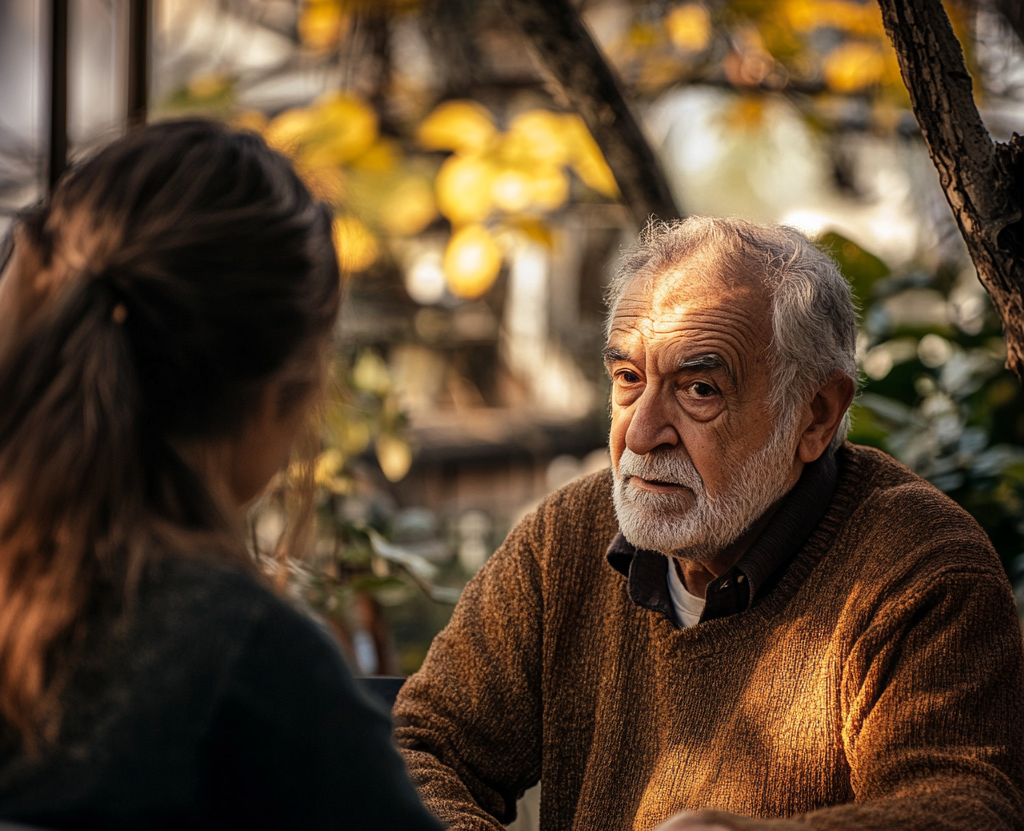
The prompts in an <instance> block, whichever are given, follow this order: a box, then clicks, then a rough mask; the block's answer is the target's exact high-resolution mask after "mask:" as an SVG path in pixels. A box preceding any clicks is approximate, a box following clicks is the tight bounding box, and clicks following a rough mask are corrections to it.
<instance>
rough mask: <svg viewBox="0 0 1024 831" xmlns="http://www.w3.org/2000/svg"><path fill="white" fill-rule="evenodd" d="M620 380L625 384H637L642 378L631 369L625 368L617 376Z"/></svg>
mask: <svg viewBox="0 0 1024 831" xmlns="http://www.w3.org/2000/svg"><path fill="white" fill-rule="evenodd" d="M616 377H617V378H618V379H619V381H621V382H622V383H623V384H636V383H637V382H639V380H640V376H639V375H637V374H636V373H635V372H633V371H632V370H629V369H624V370H622V371H621V372H619V373H618V375H617V376H616Z"/></svg>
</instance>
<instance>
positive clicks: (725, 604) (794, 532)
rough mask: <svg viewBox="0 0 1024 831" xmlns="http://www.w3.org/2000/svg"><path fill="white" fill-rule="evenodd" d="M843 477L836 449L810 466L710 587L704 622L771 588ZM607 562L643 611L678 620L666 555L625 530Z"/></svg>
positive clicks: (612, 546) (740, 607) (750, 602)
mask: <svg viewBox="0 0 1024 831" xmlns="http://www.w3.org/2000/svg"><path fill="white" fill-rule="evenodd" d="M837 478H838V473H837V468H836V459H835V453H834V452H833V451H831V450H828V451H826V452H825V453H824V454H822V456H821V457H820V458H819V459H818V460H817V461H815V462H811V463H810V464H808V465H805V466H804V470H803V473H802V474H801V476H800V479H799V481H797V483H796V485H794V486H793V489H792V490H791V491H790V492H789V493H788V494H787V495H786V496H785V498H784V499H783V501H782V504H780V505H779V508H778V510H776V512H775V514H774V516H772V518H771V519H770V520H769V521H768V524H767V525H766V526H765V528H764V530H763V531H762V532H761V533H760V534H759V535H758V537H757V539H756V540H754V543H753V544H752V545H751V546H750V548H748V549H747V551H746V552H745V553H744V554H743V556H742V557H741V558H740V560H739V562H737V563H736V565H735V566H733V567H732V568H731V569H729V571H727V572H726V573H725V574H723V575H721V576H720V577H718V578H717V579H716V580H714V581H712V582H711V583H710V584H708V588H707V595H706V603H705V607H704V614H703V615H702V617H701V620H702V621H704V620H711V619H713V618H716V617H726V616H728V615H730V614H735V613H736V612H741V611H743V610H744V609H747V608H749V607H750V606H751V605H753V603H754V601H755V600H756V598H757V597H758V596H759V594H761V593H763V592H765V591H766V590H767V589H768V588H770V586H771V584H772V583H773V582H774V578H776V577H777V576H778V573H779V571H780V568H781V566H782V565H784V564H785V563H787V562H788V561H789V560H790V559H791V558H792V557H793V555H794V554H795V553H796V552H797V551H798V550H799V548H800V546H801V545H802V544H803V542H804V540H806V539H807V537H808V536H809V535H810V533H811V531H813V530H814V529H815V527H816V526H817V525H818V523H819V522H820V521H821V518H822V516H824V514H825V511H826V510H827V508H828V506H829V504H830V503H831V501H832V497H833V495H834V494H835V489H836V482H837ZM606 557H607V559H608V563H609V565H610V566H611V567H612V568H614V569H615V570H616V571H617V572H619V573H620V574H622V575H625V576H626V577H627V588H628V591H629V597H630V599H631V600H632V601H633V602H634V603H635V604H636V605H637V606H641V607H643V608H645V609H651V610H652V611H656V612H660V613H662V614H664V615H666V616H667V617H668V618H669V619H671V620H675V610H674V607H673V605H672V598H671V596H670V595H669V591H668V582H667V580H666V576H665V557H664V555H662V554H658V553H657V552H654V551H647V550H645V549H637V548H636V547H635V546H634V545H632V544H631V543H630V542H629V541H628V540H627V539H626V538H625V537H624V536H623V535H622V532H621V531H620V532H619V533H618V534H616V536H615V539H613V540H612V542H611V544H610V545H609V546H608V551H607V554H606Z"/></svg>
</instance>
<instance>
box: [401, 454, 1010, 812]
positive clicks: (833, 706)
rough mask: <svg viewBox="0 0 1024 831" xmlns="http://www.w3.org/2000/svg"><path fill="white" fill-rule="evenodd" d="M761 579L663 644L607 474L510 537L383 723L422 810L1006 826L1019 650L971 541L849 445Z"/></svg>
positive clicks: (551, 502)
mask: <svg viewBox="0 0 1024 831" xmlns="http://www.w3.org/2000/svg"><path fill="white" fill-rule="evenodd" d="M837 461H838V464H839V481H838V485H837V488H836V492H835V496H834V497H833V499H832V503H831V505H830V507H829V508H828V510H827V511H826V513H825V515H824V516H823V518H822V519H821V521H820V523H819V524H818V525H817V527H816V528H815V529H814V530H813V531H812V533H811V534H810V535H809V536H808V537H807V539H806V540H805V541H804V543H803V545H802V546H801V547H800V549H799V550H798V551H797V552H795V554H794V556H793V558H792V559H791V560H790V562H789V563H788V564H787V565H786V566H784V567H783V572H782V574H781V576H780V578H779V580H778V582H777V583H776V584H775V585H774V587H772V589H771V590H770V591H769V592H767V593H766V594H765V595H763V596H761V597H759V598H758V600H757V601H756V602H755V603H754V604H753V605H752V606H751V608H749V609H746V610H744V611H742V612H740V613H738V614H735V615H731V616H729V617H724V618H719V619H715V620H709V621H705V622H703V623H700V624H699V625H697V626H695V627H692V628H680V627H679V626H677V624H676V622H675V621H674V620H673V619H672V618H670V617H669V616H667V615H665V614H662V613H660V612H657V611H653V610H650V609H644V608H641V607H639V606H637V605H635V604H634V603H633V602H632V601H631V600H630V598H629V596H628V594H627V580H626V577H624V576H623V575H622V574H620V573H618V572H616V571H615V570H614V569H613V568H611V566H610V565H609V564H608V563H607V562H606V560H605V550H606V549H607V547H608V545H609V542H610V541H611V540H612V538H613V537H614V536H615V534H616V533H617V531H618V524H617V522H616V519H615V512H614V508H613V505H612V498H611V488H612V479H611V474H610V472H607V471H606V472H602V473H599V474H596V475H593V476H590V477H586V478H583V479H580V480H577V481H576V482H574V483H572V484H570V485H568V486H567V487H565V488H563V489H562V490H560V491H558V492H556V493H555V494H553V495H552V496H550V497H549V498H548V499H547V500H546V501H545V502H544V503H543V504H542V505H541V506H540V507H539V508H538V509H537V510H536V511H535V512H534V513H533V514H531V515H530V516H529V517H527V518H526V519H525V520H523V522H522V523H520V524H519V525H518V526H517V527H516V528H515V529H514V530H513V531H512V533H511V534H510V535H509V537H508V539H507V540H506V542H505V543H504V545H503V546H502V547H501V548H500V549H499V550H498V552H497V553H495V555H494V556H493V557H492V558H491V559H490V560H489V561H488V563H487V564H486V565H485V566H484V568H483V569H481V571H480V572H479V574H478V575H477V576H476V577H475V578H474V579H473V581H472V582H471V583H470V584H469V586H467V588H466V591H465V593H464V594H463V597H462V599H461V600H460V602H459V605H458V607H457V608H456V610H455V614H454V616H453V618H452V621H451V623H450V624H449V626H448V627H447V628H446V629H445V630H444V631H443V632H442V633H441V634H440V635H438V637H437V638H436V640H435V641H434V644H433V645H432V647H431V649H430V652H429V654H428V656H427V658H426V661H425V662H424V665H423V667H422V669H421V670H420V671H419V672H418V673H417V674H416V675H414V676H412V678H410V679H409V681H408V682H407V683H406V685H405V687H404V688H403V690H402V693H401V694H400V696H399V698H398V701H397V704H396V708H395V724H396V727H397V735H398V740H399V744H400V746H401V748H402V752H403V755H404V757H405V760H406V764H407V766H408V768H409V770H410V772H411V774H412V777H413V780H414V782H415V783H416V784H417V786H418V788H419V789H420V793H421V795H422V797H423V799H424V801H425V802H426V804H427V806H428V807H429V808H430V809H431V810H432V811H433V812H434V813H435V814H436V815H437V816H438V817H440V818H441V820H442V821H443V822H444V823H445V824H446V825H447V826H448V827H449V828H452V829H460V831H461V830H462V829H465V831H468V830H469V829H498V828H500V827H501V824H502V823H507V822H509V821H510V820H511V819H512V818H513V816H514V812H515V801H516V799H517V797H518V796H519V795H520V794H522V792H523V791H524V790H525V789H526V788H528V787H530V786H531V785H533V784H534V783H536V782H537V781H538V780H541V781H542V787H541V827H542V829H543V831H562V829H579V831H583V829H587V831H591V829H594V830H595V831H596V829H609V830H611V829H615V830H616V831H625V830H626V829H651V828H653V827H654V826H656V825H657V824H658V823H660V822H662V821H663V820H665V819H667V818H668V817H670V816H672V815H673V814H675V813H677V812H679V811H682V810H691V811H706V812H707V813H706V816H707V818H708V819H714V820H715V821H716V822H719V823H721V824H723V825H725V826H726V827H729V828H735V829H742V830H743V831H761V829H763V831H769V829H771V830H773V831H784V829H793V831H795V830H796V829H798V828H799V829H858V831H873V830H874V829H893V831H895V830H896V829H900V831H915V829H921V831H924V829H928V831H933V830H934V829H944V830H946V829H964V831H967V829H970V831H983V830H984V829H1022V828H1024V818H1022V817H1024V804H1022V791H1024V648H1022V639H1021V629H1020V624H1019V621H1018V618H1017V612H1016V608H1015V604H1014V600H1013V595H1012V592H1011V590H1010V586H1009V583H1008V581H1007V579H1006V576H1005V574H1004V572H1003V569H1002V567H1001V565H1000V563H999V560H998V558H997V557H996V554H995V552H994V551H993V549H992V546H991V544H990V542H989V541H988V539H987V537H986V536H985V534H984V532H983V531H982V530H981V529H980V528H979V527H978V526H977V524H976V523H975V522H974V521H973V519H971V517H970V516H969V515H968V514H967V513H965V512H964V511H963V510H961V509H960V508H959V507H958V506H957V505H956V504H955V503H953V502H952V501H951V500H950V499H949V498H947V497H946V496H944V495H943V494H942V493H940V492H939V491H938V490H936V489H935V488H933V487H932V486H931V485H929V484H928V483H926V482H924V481H923V480H921V479H920V478H918V477H917V476H915V475H914V474H913V473H911V472H910V471H909V470H907V469H906V468H904V467H903V466H902V465H900V464H898V463H897V462H895V461H894V460H892V459H891V458H890V457H888V456H886V455H885V454H883V453H881V452H879V451H876V450H872V449H869V448H863V447H856V446H853V445H849V444H847V445H845V446H844V447H843V448H842V449H841V450H840V452H839V453H838V457H837Z"/></svg>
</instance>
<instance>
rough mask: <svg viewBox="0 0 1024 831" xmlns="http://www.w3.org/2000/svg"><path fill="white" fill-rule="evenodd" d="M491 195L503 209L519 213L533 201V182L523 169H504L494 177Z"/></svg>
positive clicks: (495, 202)
mask: <svg viewBox="0 0 1024 831" xmlns="http://www.w3.org/2000/svg"><path fill="white" fill-rule="evenodd" d="M491 196H492V197H493V198H494V204H495V205H497V206H498V207H499V208H501V209H502V210H503V211H508V212H509V213H519V212H520V211H521V210H523V209H524V208H526V207H527V206H528V205H529V204H530V202H532V201H533V183H532V182H531V181H530V177H529V176H527V175H526V174H525V173H524V172H523V171H521V170H515V169H508V170H503V171H502V172H501V173H499V174H498V175H497V176H495V177H494V182H493V183H492V184H491Z"/></svg>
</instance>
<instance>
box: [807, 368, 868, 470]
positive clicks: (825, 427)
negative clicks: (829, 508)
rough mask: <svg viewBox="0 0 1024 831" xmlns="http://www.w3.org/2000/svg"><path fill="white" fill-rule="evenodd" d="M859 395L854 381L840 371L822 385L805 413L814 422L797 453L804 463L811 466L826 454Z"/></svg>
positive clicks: (811, 422) (811, 423) (808, 426)
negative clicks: (851, 405)
mask: <svg viewBox="0 0 1024 831" xmlns="http://www.w3.org/2000/svg"><path fill="white" fill-rule="evenodd" d="M856 391H857V386H856V384H854V382H853V379H852V378H851V377H850V376H849V375H847V374H846V373H845V372H841V371H840V370H838V369H837V370H836V371H835V372H833V373H832V375H831V376H829V379H828V380H827V381H826V382H825V383H824V384H822V385H821V388H820V389H819V390H818V391H817V392H816V393H815V394H814V397H813V398H812V399H811V400H810V402H809V403H808V404H807V410H806V411H805V419H807V418H809V419H810V420H809V423H808V424H807V426H806V427H805V428H804V431H803V433H801V434H800V443H799V444H798V445H797V449H796V452H797V457H798V458H799V459H800V461H802V462H803V463H804V464H810V463H811V462H813V461H815V460H816V459H818V457H819V456H821V454H822V453H824V452H825V449H826V448H827V447H828V445H829V442H830V441H832V437H833V436H834V435H835V433H836V430H838V429H839V424H840V422H842V420H843V416H844V415H846V411H847V410H848V409H849V408H850V404H851V403H852V401H853V395H854V393H855V392H856Z"/></svg>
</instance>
